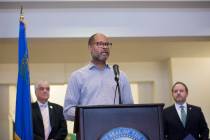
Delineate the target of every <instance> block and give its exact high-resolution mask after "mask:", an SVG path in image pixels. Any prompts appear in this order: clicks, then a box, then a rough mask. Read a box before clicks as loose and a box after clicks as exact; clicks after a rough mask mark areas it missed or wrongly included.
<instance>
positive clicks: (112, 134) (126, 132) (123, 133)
mask: <svg viewBox="0 0 210 140" xmlns="http://www.w3.org/2000/svg"><path fill="white" fill-rule="evenodd" d="M100 140H148V139H147V138H146V136H145V135H144V134H143V133H141V132H139V131H138V130H136V129H133V128H125V127H118V128H114V129H112V130H110V131H108V132H107V133H105V134H104V135H103V136H102V138H101V139H100Z"/></svg>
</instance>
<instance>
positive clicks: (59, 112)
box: [32, 102, 67, 140]
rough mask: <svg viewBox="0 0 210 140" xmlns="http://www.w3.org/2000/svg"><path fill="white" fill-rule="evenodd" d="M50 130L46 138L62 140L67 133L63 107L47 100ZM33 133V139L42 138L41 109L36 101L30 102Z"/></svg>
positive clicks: (40, 139) (39, 139)
mask: <svg viewBox="0 0 210 140" xmlns="http://www.w3.org/2000/svg"><path fill="white" fill-rule="evenodd" d="M48 107H49V117H50V124H51V128H52V130H51V132H50V134H49V137H48V139H55V140H64V139H65V137H66V135H67V125H66V120H65V119H64V116H63V107H62V106H60V105H58V104H54V103H50V102H48ZM32 118H33V134H34V140H44V137H45V136H44V124H43V121H42V115H41V111H40V109H39V104H38V103H37V102H35V103H32Z"/></svg>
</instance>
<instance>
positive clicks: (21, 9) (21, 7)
mask: <svg viewBox="0 0 210 140" xmlns="http://www.w3.org/2000/svg"><path fill="white" fill-rule="evenodd" d="M23 20H24V16H23V5H21V6H20V21H22V22H23Z"/></svg>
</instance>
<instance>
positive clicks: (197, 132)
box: [163, 104, 209, 140]
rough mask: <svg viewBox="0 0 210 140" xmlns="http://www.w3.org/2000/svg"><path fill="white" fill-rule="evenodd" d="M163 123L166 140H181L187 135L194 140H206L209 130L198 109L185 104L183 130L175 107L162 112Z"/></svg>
mask: <svg viewBox="0 0 210 140" xmlns="http://www.w3.org/2000/svg"><path fill="white" fill-rule="evenodd" d="M163 122H164V135H165V138H166V139H167V140H183V139H184V138H185V137H186V136H187V135H189V134H191V135H192V136H193V137H194V138H195V139H196V140H208V136H209V129H208V126H207V123H206V120H205V118H204V115H203V112H202V111H201V108H200V107H197V106H193V105H189V104H187V119H186V126H185V128H184V126H183V125H182V122H181V120H180V118H179V115H178V113H177V111H176V108H175V105H173V106H170V107H168V108H166V109H164V110H163Z"/></svg>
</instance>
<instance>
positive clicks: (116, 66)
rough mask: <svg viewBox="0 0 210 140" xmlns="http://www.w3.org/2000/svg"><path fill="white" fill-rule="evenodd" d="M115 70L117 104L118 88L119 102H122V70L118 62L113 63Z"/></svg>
mask: <svg viewBox="0 0 210 140" xmlns="http://www.w3.org/2000/svg"><path fill="white" fill-rule="evenodd" d="M113 71H114V75H115V78H114V79H115V81H116V83H117V85H116V89H115V97H114V104H115V98H116V91H117V90H118V94H119V104H122V99H121V91H120V84H119V77H120V71H119V66H118V65H117V64H114V65H113Z"/></svg>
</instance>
